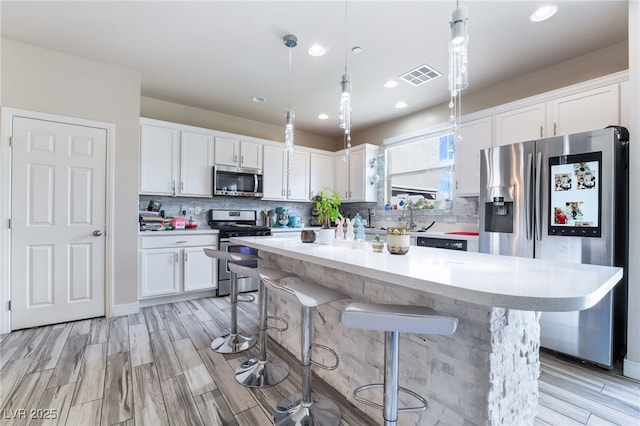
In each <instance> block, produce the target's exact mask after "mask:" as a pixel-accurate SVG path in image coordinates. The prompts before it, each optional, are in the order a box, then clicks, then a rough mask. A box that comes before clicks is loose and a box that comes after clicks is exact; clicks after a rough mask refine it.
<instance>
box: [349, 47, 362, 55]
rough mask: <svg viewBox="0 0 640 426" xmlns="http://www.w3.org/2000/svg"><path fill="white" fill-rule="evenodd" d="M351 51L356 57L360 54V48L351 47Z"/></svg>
mask: <svg viewBox="0 0 640 426" xmlns="http://www.w3.org/2000/svg"><path fill="white" fill-rule="evenodd" d="M351 51H352V52H353V53H355V54H356V55H357V54H358V53H362V47H360V46H353V47H352V48H351Z"/></svg>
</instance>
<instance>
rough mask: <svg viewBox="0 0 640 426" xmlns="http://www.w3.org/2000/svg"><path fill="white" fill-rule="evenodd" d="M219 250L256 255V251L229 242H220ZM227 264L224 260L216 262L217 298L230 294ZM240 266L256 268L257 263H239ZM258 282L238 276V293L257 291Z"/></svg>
mask: <svg viewBox="0 0 640 426" xmlns="http://www.w3.org/2000/svg"><path fill="white" fill-rule="evenodd" d="M220 250H222V251H226V252H229V253H245V254H255V255H256V256H257V255H258V250H256V249H253V248H250V247H245V246H241V245H238V244H233V243H231V242H229V240H224V239H223V240H220ZM228 263H229V262H227V261H226V260H218V290H217V292H216V295H217V296H228V295H229V293H230V292H231V271H230V270H229V265H228ZM240 264H241V265H244V266H248V267H250V268H257V267H258V262H256V261H250V262H241V263H240ZM259 284H260V282H259V281H258V280H257V279H255V278H250V277H245V276H242V275H240V276H239V277H238V293H244V292H247V291H256V290H258V285H259Z"/></svg>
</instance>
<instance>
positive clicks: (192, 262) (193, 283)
mask: <svg viewBox="0 0 640 426" xmlns="http://www.w3.org/2000/svg"><path fill="white" fill-rule="evenodd" d="M183 254H184V291H193V290H208V289H212V288H216V287H217V285H218V261H217V259H214V258H212V257H209V256H207V255H206V254H204V250H203V248H202V247H190V248H185V249H184V251H183Z"/></svg>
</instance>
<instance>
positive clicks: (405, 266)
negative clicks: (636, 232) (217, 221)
mask: <svg viewBox="0 0 640 426" xmlns="http://www.w3.org/2000/svg"><path fill="white" fill-rule="evenodd" d="M231 241H232V242H235V243H239V244H242V245H245V246H249V247H253V248H257V249H258V250H264V251H266V252H271V253H275V254H279V255H282V256H287V257H291V258H294V259H298V260H302V261H306V262H310V263H314V264H318V265H322V266H326V267H329V268H335V269H340V270H344V271H346V272H350V273H354V274H358V275H361V276H364V277H369V278H373V279H378V280H381V281H384V282H388V283H393V284H395V285H398V286H401V287H408V288H413V289H416V290H421V291H425V292H428V293H433V294H436V295H440V296H445V297H451V298H453V299H457V300H462V301H465V302H469V303H475V304H479V305H483V306H496V307H503V308H511V309H519V310H524V311H546V312H569V311H579V310H583V309H588V308H590V307H591V306H593V305H595V304H596V303H597V302H599V301H600V300H601V299H602V298H603V297H604V296H605V295H606V294H607V293H608V292H609V291H610V290H611V289H612V288H613V287H614V286H615V285H616V284H617V283H618V282H619V281H620V279H621V278H622V273H623V272H622V268H617V267H608V266H598V265H582V264H574V263H563V262H556V261H549V260H541V259H526V258H520V257H511V256H498V255H490V254H484V253H472V252H462V251H455V250H441V249H434V248H428V247H416V246H411V249H410V250H409V252H408V253H407V254H405V255H392V254H390V253H388V252H386V251H384V252H382V253H373V252H372V251H371V249H370V248H368V247H367V249H365V250H362V249H361V250H353V249H350V248H343V247H338V246H332V245H320V244H318V243H317V242H316V243H313V244H308V243H302V242H301V241H300V239H299V238H297V236H296V238H293V237H291V238H285V237H283V236H280V237H237V238H232V239H231Z"/></svg>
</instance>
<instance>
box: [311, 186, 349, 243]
mask: <svg viewBox="0 0 640 426" xmlns="http://www.w3.org/2000/svg"><path fill="white" fill-rule="evenodd" d="M314 201H315V203H316V211H317V212H318V220H319V221H320V223H321V224H322V229H321V230H320V231H319V232H318V241H319V242H320V243H321V244H333V239H334V232H335V231H334V230H333V229H331V223H332V222H334V221H335V220H337V219H338V218H339V217H340V203H341V202H342V198H341V197H340V193H339V192H338V191H335V190H331V189H328V188H323V189H322V191H320V192H319V193H318V194H317V195H316V196H315V197H314Z"/></svg>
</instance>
